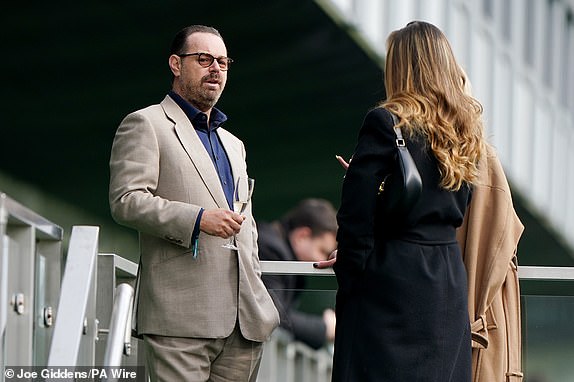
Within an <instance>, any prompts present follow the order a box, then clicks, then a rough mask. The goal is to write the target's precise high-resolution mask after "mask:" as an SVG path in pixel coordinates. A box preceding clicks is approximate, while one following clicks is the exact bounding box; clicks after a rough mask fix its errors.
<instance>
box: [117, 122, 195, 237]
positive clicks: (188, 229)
mask: <svg viewBox="0 0 574 382" xmlns="http://www.w3.org/2000/svg"><path fill="white" fill-rule="evenodd" d="M159 177H160V147H159V142H158V137H157V136H156V134H155V131H154V129H153V126H152V124H151V122H150V121H149V119H148V118H147V117H146V116H145V115H144V114H141V113H137V112H136V113H132V114H130V115H128V116H127V117H126V118H125V119H124V120H123V121H122V123H121V124H120V126H119V127H118V130H117V132H116V135H115V138H114V142H113V145H112V152H111V157H110V188H109V202H110V209H111V213H112V217H113V218H114V219H115V220H116V221H117V222H118V223H120V224H123V225H126V226H128V227H131V228H134V229H136V230H138V231H140V232H144V233H147V234H150V235H154V236H158V237H161V238H163V239H165V240H168V241H170V242H172V243H174V244H177V245H180V246H183V247H186V248H189V247H190V246H191V236H192V233H193V229H194V226H195V223H196V220H197V216H198V214H199V212H200V210H201V207H199V206H195V205H191V204H188V203H184V202H181V201H173V200H168V199H165V198H162V197H160V196H158V195H156V190H157V187H158V182H159Z"/></svg>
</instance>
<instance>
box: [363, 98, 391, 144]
mask: <svg viewBox="0 0 574 382" xmlns="http://www.w3.org/2000/svg"><path fill="white" fill-rule="evenodd" d="M393 126H394V122H393V116H392V114H391V112H390V111H388V110H387V109H385V108H384V107H380V106H379V107H375V108H373V109H371V110H369V111H368V112H367V115H365V119H364V121H363V128H362V130H363V132H366V131H372V130H371V129H375V130H377V131H380V132H382V133H383V134H384V135H389V137H394V136H395V133H394V131H393Z"/></svg>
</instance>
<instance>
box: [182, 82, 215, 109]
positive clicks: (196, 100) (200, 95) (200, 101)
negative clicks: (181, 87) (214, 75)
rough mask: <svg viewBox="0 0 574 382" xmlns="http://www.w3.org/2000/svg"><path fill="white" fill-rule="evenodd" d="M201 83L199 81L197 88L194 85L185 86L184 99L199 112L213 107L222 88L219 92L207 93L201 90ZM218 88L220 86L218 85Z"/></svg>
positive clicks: (207, 91)
mask: <svg viewBox="0 0 574 382" xmlns="http://www.w3.org/2000/svg"><path fill="white" fill-rule="evenodd" d="M203 81H204V79H202V80H201V82H200V84H199V85H198V86H194V84H188V85H187V86H185V95H184V98H185V99H186V100H187V101H188V102H189V103H191V104H192V105H193V106H195V107H197V108H198V109H199V110H201V111H205V110H209V109H211V108H213V107H214V106H215V104H216V103H217V101H219V97H221V94H222V93H223V88H222V89H221V91H219V92H215V91H209V90H207V89H204V88H203V86H202V85H203ZM220 86H222V85H221V84H220Z"/></svg>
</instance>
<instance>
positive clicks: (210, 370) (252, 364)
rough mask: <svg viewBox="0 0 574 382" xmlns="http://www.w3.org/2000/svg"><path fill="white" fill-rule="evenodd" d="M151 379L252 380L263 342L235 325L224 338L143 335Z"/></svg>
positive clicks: (163, 381)
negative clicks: (252, 337)
mask: <svg viewBox="0 0 574 382" xmlns="http://www.w3.org/2000/svg"><path fill="white" fill-rule="evenodd" d="M144 343H145V351H146V358H147V367H148V373H149V375H150V379H151V381H152V382H155V381H158V382H159V381H161V382H175V381H186V382H255V381H256V380H257V373H258V372H259V365H260V363H261V354H262V352H263V344H262V343H261V342H255V341H250V340H247V339H245V338H244V337H243V336H242V335H241V331H240V330H239V327H238V326H236V327H235V329H234V330H233V332H232V333H231V335H230V336H229V337H227V338H214V339H212V338H183V337H165V336H157V335H144Z"/></svg>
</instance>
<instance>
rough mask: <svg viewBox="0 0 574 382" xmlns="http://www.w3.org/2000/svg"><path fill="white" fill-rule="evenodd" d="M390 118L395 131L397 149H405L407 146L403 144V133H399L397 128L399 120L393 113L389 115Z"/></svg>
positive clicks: (399, 130)
mask: <svg viewBox="0 0 574 382" xmlns="http://www.w3.org/2000/svg"><path fill="white" fill-rule="evenodd" d="M391 117H393V130H394V131H395V135H396V136H397V139H396V140H395V143H396V144H397V147H405V146H406V145H407V144H406V142H405V139H404V138H403V132H402V131H401V128H400V127H398V126H397V125H398V124H399V120H398V119H397V116H396V115H394V114H393V113H391Z"/></svg>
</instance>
